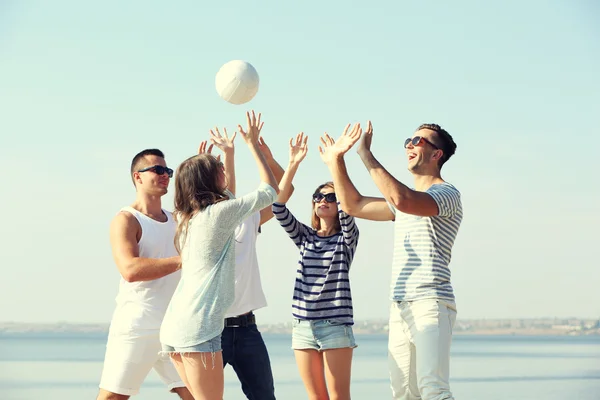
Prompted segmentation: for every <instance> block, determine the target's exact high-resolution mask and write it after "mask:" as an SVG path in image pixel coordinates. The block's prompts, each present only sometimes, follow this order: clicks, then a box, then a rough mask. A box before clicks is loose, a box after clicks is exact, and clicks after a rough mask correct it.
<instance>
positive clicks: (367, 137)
mask: <svg viewBox="0 0 600 400" xmlns="http://www.w3.org/2000/svg"><path fill="white" fill-rule="evenodd" d="M372 141H373V124H371V121H368V122H367V130H366V131H365V133H364V135H362V138H361V140H360V143H359V144H358V147H357V149H356V152H357V153H358V154H365V153H368V152H369V151H371V142H372Z"/></svg>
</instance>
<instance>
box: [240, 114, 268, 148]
mask: <svg viewBox="0 0 600 400" xmlns="http://www.w3.org/2000/svg"><path fill="white" fill-rule="evenodd" d="M260 117H261V114H260V113H258V118H256V114H254V110H252V114H250V113H249V112H246V123H247V128H246V131H244V129H243V128H242V126H241V125H238V129H239V131H240V134H241V135H242V137H243V138H244V141H246V143H247V144H251V143H256V144H258V137H259V135H260V130H261V129H262V127H263V124H264V123H263V122H260Z"/></svg>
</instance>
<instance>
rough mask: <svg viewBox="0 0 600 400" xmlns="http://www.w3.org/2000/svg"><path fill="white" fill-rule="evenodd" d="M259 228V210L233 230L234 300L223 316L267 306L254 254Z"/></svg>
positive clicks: (231, 315)
mask: <svg viewBox="0 0 600 400" xmlns="http://www.w3.org/2000/svg"><path fill="white" fill-rule="evenodd" d="M259 229H260V211H259V212H256V213H254V214H252V215H251V216H249V217H248V218H246V219H245V220H244V221H243V222H242V223H241V224H240V225H239V226H238V227H237V228H236V230H235V300H234V302H233V304H232V305H231V307H229V309H228V310H227V313H226V314H225V318H230V317H237V316H238V315H242V314H247V313H249V312H250V311H255V310H258V309H259V308H263V307H266V306H267V299H266V297H265V293H264V292H263V288H262V284H261V280H260V269H259V267H258V256H257V254H256V240H257V238H258V234H259V232H258V230H259Z"/></svg>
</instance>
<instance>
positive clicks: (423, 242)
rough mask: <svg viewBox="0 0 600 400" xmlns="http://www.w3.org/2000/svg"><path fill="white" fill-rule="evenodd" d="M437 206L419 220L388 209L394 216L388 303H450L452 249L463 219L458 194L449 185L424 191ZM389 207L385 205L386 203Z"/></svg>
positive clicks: (433, 186) (438, 185)
mask: <svg viewBox="0 0 600 400" xmlns="http://www.w3.org/2000/svg"><path fill="white" fill-rule="evenodd" d="M426 193H427V194H429V195H430V196H431V197H433V199H434V200H435V202H436V203H437V205H438V209H439V212H438V215H435V216H432V217H420V216H418V215H411V214H405V213H403V212H401V211H398V210H396V209H395V208H394V207H393V206H392V205H391V204H390V209H391V210H392V212H393V213H394V214H395V216H396V218H395V219H396V221H395V232H394V236H395V239H394V261H393V264H392V282H391V299H392V300H393V301H413V300H421V299H429V298H435V299H443V300H447V301H454V291H453V290H452V284H451V283H450V267H449V265H450V259H451V257H452V246H453V245H454V240H455V239H456V235H457V233H458V228H459V227H460V223H461V221H462V217H463V211H462V203H461V199H460V192H459V191H458V190H457V189H456V188H455V187H454V186H452V185H451V184H449V183H446V182H444V183H440V184H435V185H432V186H431V187H430V188H429V189H428V190H427V191H426ZM388 204H389V203H388Z"/></svg>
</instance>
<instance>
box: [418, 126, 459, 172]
mask: <svg viewBox="0 0 600 400" xmlns="http://www.w3.org/2000/svg"><path fill="white" fill-rule="evenodd" d="M421 129H429V130H430V131H434V132H435V133H436V134H437V138H436V139H437V140H433V143H434V144H435V145H436V146H437V147H439V148H440V150H442V152H443V153H444V154H443V155H442V158H440V159H439V160H438V166H439V167H440V169H441V168H442V165H444V163H445V162H446V161H448V160H449V159H450V157H452V155H453V154H454V152H455V151H456V143H454V139H452V136H451V135H450V134H449V133H448V132H447V131H446V130H445V129H442V127H441V126H439V125H437V124H422V125H421V126H419V127H418V128H417V131H419V130H421Z"/></svg>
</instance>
